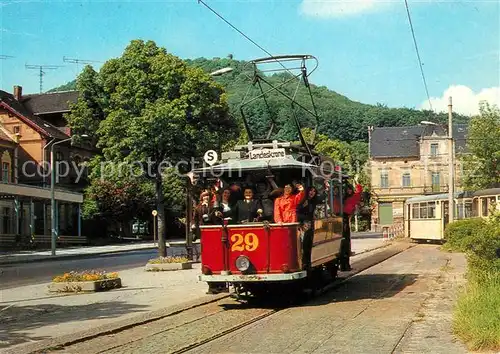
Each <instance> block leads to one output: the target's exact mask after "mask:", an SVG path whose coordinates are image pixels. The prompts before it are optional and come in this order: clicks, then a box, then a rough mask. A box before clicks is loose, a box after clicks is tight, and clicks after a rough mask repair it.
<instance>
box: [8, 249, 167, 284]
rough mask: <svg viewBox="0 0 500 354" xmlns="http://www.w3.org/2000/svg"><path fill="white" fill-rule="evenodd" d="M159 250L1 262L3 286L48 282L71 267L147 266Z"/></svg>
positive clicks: (74, 268)
mask: <svg viewBox="0 0 500 354" xmlns="http://www.w3.org/2000/svg"><path fill="white" fill-rule="evenodd" d="M157 252H158V251H157V250H155V249H151V250H141V251H131V252H126V253H119V254H113V255H106V256H96V257H93V258H82V259H68V260H59V261H45V262H33V263H26V264H12V265H0V290H2V289H9V288H14V287H18V286H23V285H31V284H40V283H48V282H50V280H51V278H52V277H53V276H55V275H58V274H62V273H65V272H69V271H71V270H75V271H82V270H89V269H95V270H105V271H107V272H118V271H121V270H124V269H129V268H135V267H141V266H144V265H145V264H146V263H147V261H148V260H149V259H151V258H154V257H155V256H156V255H157Z"/></svg>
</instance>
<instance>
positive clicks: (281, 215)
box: [274, 184, 305, 223]
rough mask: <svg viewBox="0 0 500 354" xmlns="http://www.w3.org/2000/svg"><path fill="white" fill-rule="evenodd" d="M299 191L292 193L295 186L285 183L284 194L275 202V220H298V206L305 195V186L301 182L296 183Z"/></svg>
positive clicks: (279, 221)
mask: <svg viewBox="0 0 500 354" xmlns="http://www.w3.org/2000/svg"><path fill="white" fill-rule="evenodd" d="M296 187H297V189H298V190H299V193H297V194H295V195H294V194H292V192H293V186H292V185H291V184H287V185H285V189H284V192H283V195H282V196H281V197H279V198H277V199H276V201H275V202H274V222H276V223H288V222H297V206H298V205H299V204H300V203H301V202H302V200H303V199H304V197H305V192H304V187H303V186H302V185H301V184H297V185H296Z"/></svg>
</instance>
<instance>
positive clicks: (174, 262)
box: [146, 257, 193, 272]
mask: <svg viewBox="0 0 500 354" xmlns="http://www.w3.org/2000/svg"><path fill="white" fill-rule="evenodd" d="M192 268H193V264H192V263H191V262H190V261H189V259H187V258H186V257H158V258H153V259H150V260H149V261H148V264H146V270H147V271H157V272H158V271H163V270H182V269H192Z"/></svg>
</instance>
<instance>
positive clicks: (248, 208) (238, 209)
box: [233, 187, 262, 223]
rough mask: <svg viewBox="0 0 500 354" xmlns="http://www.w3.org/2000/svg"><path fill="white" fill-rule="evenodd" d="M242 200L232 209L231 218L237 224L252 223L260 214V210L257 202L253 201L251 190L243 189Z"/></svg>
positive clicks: (248, 188)
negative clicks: (233, 218)
mask: <svg viewBox="0 0 500 354" xmlns="http://www.w3.org/2000/svg"><path fill="white" fill-rule="evenodd" d="M243 196H244V199H243V200H239V201H238V202H237V203H236V206H235V207H234V212H233V216H234V217H235V218H236V221H237V222H239V223H246V222H253V221H254V220H255V219H256V218H257V216H258V215H259V214H260V213H258V211H260V212H262V209H261V207H260V205H259V202H258V201H257V200H254V199H253V190H252V188H250V187H247V188H245V191H244V193H243Z"/></svg>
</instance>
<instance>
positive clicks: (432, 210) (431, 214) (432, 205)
mask: <svg viewBox="0 0 500 354" xmlns="http://www.w3.org/2000/svg"><path fill="white" fill-rule="evenodd" d="M427 217H428V218H429V219H434V218H435V217H436V202H429V203H428V208H427Z"/></svg>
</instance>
